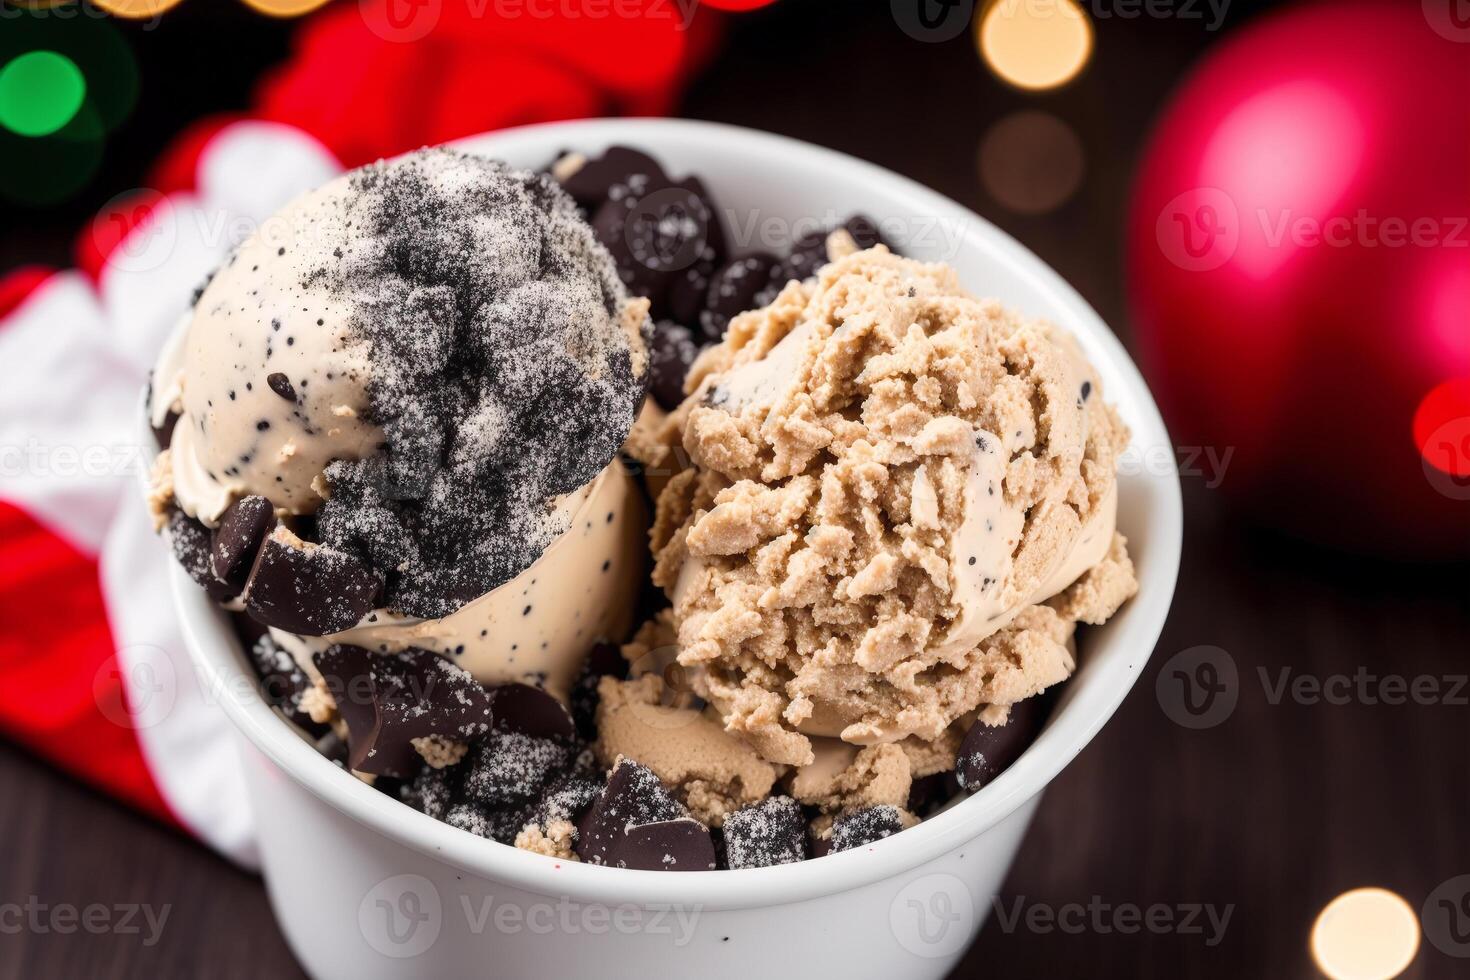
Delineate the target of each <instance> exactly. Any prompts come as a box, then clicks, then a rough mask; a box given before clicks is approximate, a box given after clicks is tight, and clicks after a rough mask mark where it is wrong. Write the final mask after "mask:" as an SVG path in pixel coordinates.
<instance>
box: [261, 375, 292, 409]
mask: <svg viewBox="0 0 1470 980" xmlns="http://www.w3.org/2000/svg"><path fill="white" fill-rule="evenodd" d="M265 383H266V384H268V385H270V388H271V391H274V392H275V393H276V394H278V395H280V396H281V397H282V398H284V399H286V401H288V402H294V401H295V400H296V389H295V388H294V387H292V385H291V379H290V378H288V377H286V376H285V375H284V374H282V373H281V372H279V371H277V372H276V373H275V374H271V375H267V376H266V379H265Z"/></svg>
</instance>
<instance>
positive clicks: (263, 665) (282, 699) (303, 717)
mask: <svg viewBox="0 0 1470 980" xmlns="http://www.w3.org/2000/svg"><path fill="white" fill-rule="evenodd" d="M239 618H240V619H242V620H245V621H247V622H248V621H249V620H248V617H244V616H241V617H239ZM246 649H248V650H249V652H250V665H251V666H252V667H254V668H255V676H256V677H257V678H258V679H259V681H260V693H261V697H263V698H264V699H265V701H266V703H267V704H269V705H271V706H272V707H275V708H279V709H280V710H281V711H282V713H284V714H285V715H286V717H287V718H289V719H291V721H293V722H295V723H296V724H297V725H300V726H301V727H302V728H305V729H307V730H308V731H310V732H314V733H317V734H325V733H326V728H325V726H322V725H318V724H317V723H316V722H314V721H312V720H311V716H310V715H308V714H307V713H306V712H304V711H302V710H301V698H302V696H303V695H305V694H306V692H307V691H309V690H311V688H312V682H311V679H310V678H309V677H307V676H306V672H305V671H304V670H302V669H301V665H300V664H298V663H297V662H296V658H295V657H293V656H291V654H290V653H288V652H286V650H284V649H283V648H282V647H281V646H280V644H278V643H276V641H275V640H274V639H272V638H271V636H270V634H269V633H262V634H260V635H258V636H256V637H255V639H254V640H253V641H252V642H251V644H250V645H249V646H248V647H247V648H246Z"/></svg>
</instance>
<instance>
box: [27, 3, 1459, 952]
mask: <svg viewBox="0 0 1470 980" xmlns="http://www.w3.org/2000/svg"><path fill="white" fill-rule="evenodd" d="M589 5H590V6H589ZM594 8H595V10H596V11H600V13H594V14H593V15H592V16H589V12H591V11H593V10H594ZM610 11H611V12H610ZM1467 91H1470V4H1467V3H1465V2H1464V0H1422V3H1421V2H1420V0H1382V2H1374V0H1343V2H1327V3H1312V2H1280V3H1276V2H1266V0H995V2H984V0H981V2H971V0H909V2H904V0H891V2H890V0H844V2H841V3H836V2H831V0H767V2H762V0H703V2H696V0H626V2H623V3H618V2H614V0H607V2H604V3H595V2H594V0H482V2H479V3H474V2H466V0H362V2H361V3H359V2H357V0H334V2H329V3H322V2H312V0H183V2H177V0H106V2H104V0H92V2H91V3H85V4H78V3H74V2H69V0H0V160H3V162H4V165H3V167H0V315H4V314H8V313H11V312H13V311H14V310H16V309H17V308H19V307H21V306H22V305H23V304H24V303H25V302H26V301H27V299H28V298H29V297H31V296H32V294H34V293H35V292H36V291H37V290H38V289H40V288H42V286H43V284H44V283H45V282H47V281H48V279H49V277H51V276H52V275H53V273H54V272H55V271H56V270H60V269H68V268H77V269H80V270H81V271H82V272H83V273H84V274H86V275H88V276H91V277H94V278H96V277H98V276H100V275H102V270H103V269H104V267H105V265H106V263H107V260H108V256H109V255H110V254H111V251H112V249H113V248H115V247H116V245H117V243H118V241H120V240H121V239H122V238H123V236H124V235H125V234H126V232H127V231H128V230H129V229H130V228H132V227H134V226H136V225H137V224H138V223H139V222H142V221H146V220H147V215H148V213H149V211H150V209H151V208H152V207H153V206H155V205H156V204H157V202H158V201H159V200H161V199H162V195H166V194H170V193H179V192H186V191H188V190H190V189H191V188H192V186H193V181H194V176H195V174H194V166H195V163H196V162H197V160H198V158H199V154H200V152H201V149H202V148H203V147H204V146H205V145H207V143H208V141H209V139H210V138H211V137H212V136H213V134H215V133H217V132H218V131H219V130H220V128H221V127H222V126H225V125H227V124H228V123H230V122H232V121H234V120H238V119H241V118H264V119H270V120H275V121H280V122H284V123H288V124H290V125H293V126H297V127H299V128H301V129H303V130H305V131H306V132H308V133H310V134H311V135H312V136H314V137H315V138H316V139H317V140H319V141H320V142H321V143H322V144H324V145H325V146H326V147H327V148H328V149H329V150H330V151H331V152H332V153H333V154H334V155H335V156H336V157H337V159H338V160H339V161H340V162H341V163H342V164H344V165H347V166H353V165H357V164H360V163H363V162H366V161H369V160H372V159H375V158H376V157H378V156H381V155H384V154H392V153H397V152H401V151H405V150H408V149H412V148H414V147H417V146H419V145H422V144H424V143H435V142H440V141H443V140H446V139H452V138H455V137H459V136H464V135H469V134H472V133H475V132H481V131H484V130H487V129H494V128H500V127H503V126H509V125H519V124H523V123H528V122H536V121H542V120H549V119H559V118H571V117H577V116H591V115H613V114H668V115H678V116H684V117H689V118H696V119H709V120H718V121H721V122H728V123H733V124H737V125H742V126H749V127H753V128H757V129H763V130H769V131H773V132H777V133H782V134H786V135H789V136H793V137H797V138H800V139H804V140H808V141H811V142H814V143H819V144H822V145H824V146H829V147H833V148H835V149H838V150H842V151H845V152H847V153H851V154H853V155H855V156H858V157H861V158H863V159H866V160H869V161H872V162H874V163H877V164H880V165H882V166H885V167H888V168H890V169H892V170H895V171H897V172H899V173H901V174H904V175H906V176H909V177H912V178H914V179H916V180H918V181H920V182H922V183H924V184H927V185H928V186H930V187H933V188H934V189H936V190H938V191H940V192H941V193H943V194H946V195H948V196H950V197H952V198H954V199H955V200H957V201H959V202H961V203H962V204H964V205H966V206H967V207H969V208H972V209H973V210H975V211H976V212H978V213H979V214H980V215H982V216H983V217H985V218H986V219H987V220H989V221H991V222H993V223H995V224H996V225H998V226H1000V227H1001V228H1003V229H1005V230H1006V231H1007V232H1009V233H1010V234H1011V235H1013V236H1015V237H1016V238H1017V239H1019V240H1020V241H1021V242H1022V243H1024V244H1025V245H1026V246H1028V247H1029V248H1031V249H1032V250H1033V251H1035V252H1036V253H1037V254H1038V255H1040V256H1041V258H1042V259H1044V260H1045V261H1047V262H1048V263H1050V264H1051V265H1052V266H1053V267H1055V268H1056V269H1057V270H1059V271H1060V272H1061V274H1062V275H1063V276H1064V277H1065V278H1067V279H1068V280H1069V281H1070V282H1071V283H1072V284H1073V285H1074V286H1075V287H1076V288H1077V289H1078V290H1079V291H1080V292H1081V293H1082V295H1083V296H1084V297H1085V298H1086V299H1087V300H1088V301H1089V302H1090V303H1091V304H1092V305H1093V306H1094V307H1095V308H1096V309H1097V310H1098V311H1099V312H1100V313H1101V314H1102V316H1103V318H1104V320H1106V321H1107V322H1108V323H1109V324H1110V325H1111V326H1112V327H1113V329H1114V330H1116V331H1117V332H1118V334H1119V335H1120V336H1121V337H1122V338H1123V340H1124V342H1125V343H1126V344H1127V345H1128V346H1129V348H1130V350H1132V351H1133V352H1134V354H1135V357H1136V358H1137V359H1138V360H1139V362H1140V365H1141V367H1142V368H1143V369H1144V372H1145V374H1146V376H1147V377H1148V379H1149V382H1150V384H1151V386H1152V387H1153V389H1154V390H1155V393H1156V395H1157V397H1158V398H1159V401H1160V404H1161V407H1162V408H1163V410H1164V412H1165V415H1166V418H1167V420H1168V422H1169V425H1170V429H1171V434H1172V435H1173V437H1174V439H1175V442H1176V447H1175V448H1176V455H1177V459H1178V462H1179V465H1180V467H1181V471H1182V476H1183V482H1184V490H1185V505H1186V543H1185V557H1184V566H1183V569H1182V573H1181V581H1180V587H1179V592H1178V596H1177V599H1176V602H1175V606H1174V611H1173V613H1172V615H1171V618H1170V621H1169V624H1168V626H1167V628H1166V631H1165V634H1164V637H1163V639H1162V640H1161V643H1160V646H1159V647H1158V648H1157V649H1156V650H1155V652H1154V654H1153V658H1152V661H1151V665H1150V667H1149V668H1148V670H1147V672H1146V674H1145V676H1144V677H1143V679H1141V680H1140V682H1139V684H1138V685H1137V687H1136V689H1135V690H1134V692H1133V693H1132V695H1131V696H1130V698H1129V700H1128V701H1127V702H1126V703H1125V705H1124V707H1123V709H1122V710H1121V711H1120V713H1119V716H1118V717H1117V718H1116V719H1115V720H1114V721H1113V722H1112V723H1111V724H1110V725H1109V726H1108V727H1107V728H1105V730H1104V731H1103V732H1102V734H1101V735H1100V736H1099V737H1098V739H1097V740H1096V741H1095V742H1094V743H1093V744H1092V745H1091V746H1090V747H1089V748H1088V749H1087V751H1086V752H1084V753H1083V755H1082V756H1081V757H1079V758H1078V759H1077V760H1076V762H1074V763H1073V764H1072V766H1071V767H1070V768H1069V769H1068V770H1067V771H1066V772H1065V773H1064V774H1063V775H1062V777H1061V778H1060V779H1059V780H1058V781H1057V782H1056V783H1055V784H1054V785H1053V787H1052V788H1051V789H1050V790H1049V802H1048V803H1047V805H1045V806H1044V807H1043V808H1042V811H1041V814H1040V816H1039V818H1038V820H1037V822H1036V824H1035V825H1034V827H1033V829H1032V831H1031V838H1030V839H1029V841H1028V843H1027V845H1026V847H1025V848H1024V850H1023V852H1022V857H1021V859H1020V862H1019V863H1018V865H1017V866H1016V868H1015V869H1014V871H1013V873H1012V875H1011V878H1010V880H1009V882H1008V884H1007V888H1006V894H1005V896H1004V899H1005V903H1006V904H1005V905H1004V912H1005V913H1009V912H1010V911H1012V906H1011V905H1010V904H1009V903H1010V902H1013V901H1017V900H1019V901H1020V902H1021V903H1022V905H1021V906H1019V907H1021V908H1022V909H1023V910H1024V909H1025V908H1029V907H1033V906H1040V907H1042V908H1045V909H1051V910H1053V911H1054V912H1055V911H1058V910H1067V909H1072V908H1074V907H1075V908H1079V909H1080V910H1081V911H1080V912H1079V914H1078V915H1077V916H1076V917H1075V918H1066V919H1064V920H1058V921H1057V922H1054V923H1053V924H1052V925H1051V926H1050V927H1039V926H1037V925H1036V924H1035V922H1032V924H1030V925H1028V924H1027V921H1028V920H1026V919H1024V918H1022V919H1021V920H1019V921H1018V920H1017V919H1016V918H1015V917H1014V916H1010V917H1009V918H1008V915H1007V914H1001V915H997V914H994V912H995V911H1000V910H1001V907H1000V906H998V907H997V910H993V913H992V915H991V920H990V922H989V924H988V925H987V926H986V928H985V931H984V932H983V933H982V936H981V939H980V940H979V942H978V944H977V945H976V947H975V948H974V949H973V950H972V951H971V953H970V954H969V956H968V958H967V960H966V961H965V966H964V967H962V968H961V970H960V971H959V972H958V973H957V976H979V975H980V974H981V973H982V971H983V972H984V973H985V974H986V975H988V976H1042V975H1063V976H1073V975H1088V976H1140V977H1141V976H1150V977H1153V976H1159V977H1186V976H1187V977H1240V976H1263V975H1270V976H1283V977H1297V976H1300V977H1313V976H1321V975H1327V976H1334V977H1339V976H1340V977H1347V976H1364V977H1371V976H1383V977H1388V976H1394V975H1399V974H1400V973H1402V975H1404V976H1410V977H1451V976H1465V975H1467V973H1470V834H1467V833H1466V832H1465V828H1466V824H1467V819H1470V792H1467V786H1470V686H1467V685H1466V684H1465V679H1466V675H1467V673H1470V660H1467V657H1466V654H1465V649H1466V642H1465V638H1466V636H1467V635H1470V564H1467V559H1470V112H1467V110H1466V108H1465V103H1464V96H1465V93H1466V92H1467ZM717 191H718V189H716V192H717ZM0 323H3V321H0ZM0 370H4V371H14V370H24V366H23V365H18V364H4V365H0ZM10 507H11V505H10V504H5V503H3V502H0V516H3V517H4V518H5V523H0V729H3V730H4V731H5V732H7V733H9V736H10V739H11V741H9V742H0V828H3V832H4V839H6V840H7V842H8V843H9V846H8V848H7V851H8V853H9V854H10V855H11V857H10V859H9V860H8V861H7V862H6V863H5V865H4V866H3V867H0V904H3V903H25V902H27V901H30V902H34V901H36V900H37V899H39V900H40V901H41V902H43V903H44V902H50V903H73V904H77V905H86V904H88V903H93V902H103V903H109V904H111V903H125V902H153V903H155V904H160V903H168V904H169V905H170V906H171V908H172V911H171V913H170V915H171V918H170V919H169V921H168V923H167V926H166V928H164V930H163V932H162V939H161V940H160V941H159V942H157V943H156V944H153V945H148V944H145V943H143V942H142V941H140V939H139V937H137V936H129V935H117V934H96V935H93V934H88V933H85V932H81V933H75V934H67V935H59V934H57V933H56V932H54V931H36V930H24V929H23V930H20V931H19V932H18V933H16V932H12V931H11V930H9V929H7V928H5V925H6V920H5V918H4V916H3V915H0V929H4V930H5V931H6V932H7V933H8V934H7V935H5V937H4V938H3V939H0V978H4V977H7V976H12V975H13V976H17V977H19V976H28V977H31V976H54V975H77V974H84V975H94V976H133V975H165V976H171V975H194V974H198V973H202V972H204V971H206V970H208V971H209V972H210V973H212V974H220V975H227V976H242V977H243V976H260V975H296V971H297V969H298V968H297V967H296V966H295V965H294V963H293V961H292V960H291V958H290V954H289V952H288V951H287V950H286V948H285V946H284V945H283V943H282V941H281V939H280V938H279V935H278V933H277V932H276V930H275V927H274V925H273V923H272V921H271V919H270V914H269V909H268V907H267V904H266V899H265V895H264V892H263V889H262V887H261V885H260V883H259V881H258V880H257V879H255V878H253V877H251V876H249V875H246V874H244V873H242V872H239V871H237V870H235V869H233V868H232V866H230V865H229V864H227V863H226V862H224V861H223V860H220V859H218V858H216V857H214V856H213V855H212V854H211V853H210V852H209V851H207V850H206V849H205V848H203V847H201V846H199V845H198V844H196V843H194V842H192V841H190V840H189V839H187V838H186V837H185V836H184V835H182V834H180V833H177V832H175V831H171V830H169V829H167V828H166V827H164V826H162V825H160V824H159V823H156V822H154V821H152V820H150V819H148V818H147V817H145V816H140V815H138V814H137V813H136V812H134V810H132V809H130V808H129V807H128V806H125V805H123V804H120V803H118V802H115V801H114V799H113V798H112V797H114V796H123V797H124V798H126V797H127V796H128V794H127V793H126V792H122V791H120V790H118V789H117V787H115V786H108V785H106V781H105V780H99V779H97V778H93V776H92V773H91V772H89V765H88V763H87V760H86V754H87V753H86V747H85V746H77V745H73V746H71V747H70V750H69V751H68V752H66V753H63V755H64V756H65V757H64V758H56V759H52V760H51V761H47V760H46V759H37V758H36V757H35V755H34V754H33V752H32V751H30V750H28V749H26V748H25V747H24V746H26V745H28V744H29V745H36V744H39V742H40V737H39V733H40V732H41V731H43V730H44V728H45V726H46V725H47V724H48V721H47V719H45V718H38V717H37V714H36V712H34V711H33V710H27V705H28V704H29V703H30V701H31V695H32V690H31V687H30V685H31V684H32V683H34V682H33V681H31V680H28V679H27V678H26V675H25V673H24V670H23V668H24V664H25V663H26V662H27V660H28V659H29V658H33V657H34V656H35V655H36V649H37V645H38V644H41V643H44V642H45V640H44V639H42V638H38V637H37V636H35V635H33V634H28V633H27V632H26V631H25V629H24V628H23V626H22V625H17V622H18V620H17V619H16V618H14V617H13V616H11V615H7V614H16V615H18V613H19V611H20V609H21V607H22V606H23V605H24V604H28V603H31V602H34V601H35V598H36V597H35V595H34V593H33V592H31V591H28V590H27V588H26V583H27V581H30V580H31V579H30V578H29V576H31V575H32V574H33V573H34V569H32V568H23V567H22V566H21V565H20V564H19V562H18V561H16V560H14V558H13V557H12V558H11V559H9V561H8V564H9V567H5V563H7V553H6V551H5V549H4V547H3V545H4V540H5V533H6V532H7V531H9V532H10V533H12V534H15V533H18V532H16V531H15V528H16V527H17V526H18V525H17V522H18V521H19V520H21V518H19V517H17V516H15V515H14V514H9V513H6V511H7V510H8V509H10ZM1191 682H1198V683H1200V684H1204V685H1205V690H1210V689H1214V690H1217V691H1219V692H1223V693H1222V697H1223V701H1221V702H1219V703H1223V704H1224V705H1225V707H1224V708H1221V709H1219V710H1210V711H1207V712H1204V714H1203V715H1202V714H1201V713H1200V712H1199V711H1196V710H1194V709H1193V707H1192V705H1193V704H1194V702H1193V701H1191V698H1190V696H1191V689H1190V684H1191ZM1405 692H1408V693H1405ZM1211 703H1212V704H1213V703H1216V702H1213V701H1212V702H1211ZM56 766H61V767H63V768H65V769H68V770H70V771H71V772H72V773H74V774H77V775H80V776H81V777H82V778H83V780H89V781H91V782H93V783H94V784H95V783H101V784H102V786H103V789H102V790H101V791H99V790H93V789H88V788H86V786H85V785H84V784H83V783H82V782H78V781H75V780H73V779H71V778H69V777H67V776H64V775H62V774H61V773H60V772H59V771H58V770H57V768H56ZM109 794H111V795H109ZM144 809H147V808H146V807H144ZM1364 888H1372V889H1385V890H1386V892H1377V891H1373V892H1355V891H1354V890H1356V889H1364ZM1345 893H1353V894H1351V895H1349V897H1348V898H1347V899H1345V900H1344V901H1345V904H1343V905H1339V906H1335V912H1336V914H1335V915H1334V914H1333V913H1329V914H1327V915H1325V916H1322V917H1321V918H1319V915H1320V914H1321V913H1322V912H1323V910H1324V907H1327V906H1328V904H1329V903H1330V902H1333V901H1334V899H1337V898H1338V897H1339V896H1342V895H1344V894H1345ZM1389 893H1391V894H1389ZM1158 905H1162V906H1164V907H1166V908H1167V909H1169V910H1172V913H1173V914H1172V917H1171V919H1170V922H1171V924H1170V925H1168V926H1166V927H1164V926H1161V927H1157V928H1149V927H1135V928H1127V927H1125V925H1124V922H1125V920H1124V919H1123V918H1120V917H1119V916H1118V915H1117V914H1116V913H1117V911H1118V910H1119V909H1127V908H1135V909H1139V910H1147V909H1149V908H1151V907H1153V906H1158ZM1191 907H1195V908H1196V912H1195V914H1194V916H1195V917H1194V918H1193V919H1191V923H1192V928H1191V927H1186V926H1185V924H1184V919H1185V916H1186V914H1187V910H1188V909H1189V908H1191ZM1227 909H1228V910H1229V911H1228V913H1226V912H1225V910H1227ZM1208 910H1213V911H1215V912H1216V914H1217V915H1225V914H1228V916H1229V918H1228V921H1227V922H1226V924H1225V925H1224V926H1222V927H1219V928H1214V927H1212V926H1211V925H1210V920H1209V918H1208V916H1207V915H1206V914H1205V913H1206V911H1208ZM1007 921H1009V922H1010V925H1009V926H1007V925H1006V924H1005V923H1006V922H1007ZM1037 921H1040V920H1037ZM1065 922H1071V923H1073V924H1074V925H1073V926H1068V925H1066V924H1065ZM1365 923H1366V924H1365ZM1365 935H1366V936H1368V939H1366V940H1365V939H1364V936H1365Z"/></svg>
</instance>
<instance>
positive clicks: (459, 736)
mask: <svg viewBox="0 0 1470 980" xmlns="http://www.w3.org/2000/svg"><path fill="white" fill-rule="evenodd" d="M315 662H316V665H317V669H318V670H319V671H320V672H321V675H322V679H323V680H324V681H325V682H326V685H327V690H328V691H330V692H331V694H332V698H333V700H334V701H336V703H337V712H338V714H340V715H341V716H342V720H343V721H345V722H346V723H347V741H348V745H349V749H350V751H349V753H348V767H349V768H351V769H355V770H357V771H359V772H369V773H379V774H383V775H389V776H401V777H408V776H411V775H413V773H414V772H415V771H417V768H418V765H419V763H420V758H419V755H418V752H417V751H416V750H415V749H414V747H413V745H412V744H411V743H412V741H413V739H416V738H424V737H427V736H430V735H438V736H442V737H444V738H447V739H452V740H455V741H461V742H463V741H469V740H471V739H474V738H477V737H479V736H480V735H483V734H484V733H485V732H487V731H489V729H490V717H491V714H490V696H489V695H488V694H487V693H486V691H485V689H484V688H483V687H481V686H480V685H479V683H478V682H476V680H475V679H474V678H473V677H471V676H470V674H469V672H468V671H465V670H464V669H462V668H460V667H457V666H456V665H454V664H452V663H450V662H449V661H448V660H446V659H444V658H443V657H441V656H439V655H438V654H436V653H432V652H430V651H428V650H419V649H409V650H405V651H403V652H402V653H382V654H375V653H371V652H369V651H367V650H364V649H362V648H361V647H355V646H348V645H346V644H335V645H333V646H331V647H328V648H327V649H326V650H324V651H322V652H321V653H319V654H317V655H316V657H315Z"/></svg>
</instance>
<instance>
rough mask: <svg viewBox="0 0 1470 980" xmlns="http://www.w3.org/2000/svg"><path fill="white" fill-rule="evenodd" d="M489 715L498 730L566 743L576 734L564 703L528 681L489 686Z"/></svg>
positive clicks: (575, 728)
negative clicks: (491, 687)
mask: <svg viewBox="0 0 1470 980" xmlns="http://www.w3.org/2000/svg"><path fill="white" fill-rule="evenodd" d="M490 714H491V717H492V718H493V720H494V725H495V727H496V729H498V730H500V731H508V732H515V733H517V734H520V735H530V736H533V737H535V738H553V739H556V738H559V739H562V740H564V741H567V742H570V741H571V740H572V739H573V738H574V737H575V736H576V734H577V727H576V724H575V723H574V722H573V721H572V714H571V712H570V711H568V710H567V708H566V705H564V704H562V703H561V702H560V701H558V700H557V699H556V698H554V697H552V696H551V695H550V694H547V693H546V692H545V691H543V690H541V688H539V687H532V686H531V685H529V684H502V685H500V686H499V687H496V688H493V689H491V691H490Z"/></svg>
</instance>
